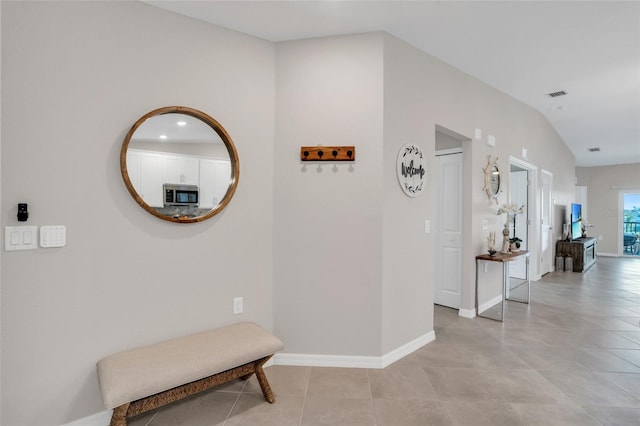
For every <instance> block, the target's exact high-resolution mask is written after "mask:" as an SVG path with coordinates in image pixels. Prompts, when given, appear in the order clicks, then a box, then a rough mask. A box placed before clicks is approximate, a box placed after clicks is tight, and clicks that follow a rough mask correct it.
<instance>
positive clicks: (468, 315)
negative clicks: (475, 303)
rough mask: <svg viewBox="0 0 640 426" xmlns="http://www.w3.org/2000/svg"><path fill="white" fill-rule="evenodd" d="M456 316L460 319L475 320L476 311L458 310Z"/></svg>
mask: <svg viewBox="0 0 640 426" xmlns="http://www.w3.org/2000/svg"><path fill="white" fill-rule="evenodd" d="M458 316H459V317H462V318H475V317H476V310H475V309H462V308H460V309H458Z"/></svg>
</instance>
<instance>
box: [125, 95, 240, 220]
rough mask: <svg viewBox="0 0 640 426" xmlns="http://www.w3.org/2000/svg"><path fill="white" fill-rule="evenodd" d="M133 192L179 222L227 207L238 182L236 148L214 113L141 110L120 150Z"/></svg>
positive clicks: (145, 203)
mask: <svg viewBox="0 0 640 426" xmlns="http://www.w3.org/2000/svg"><path fill="white" fill-rule="evenodd" d="M120 170H121V172H122V178H123V179H124V183H125V185H126V187H127V189H128V190H129V193H130V194H131V196H132V197H133V198H134V200H136V202H137V203H138V204H139V205H140V206H141V207H142V208H143V209H145V210H146V211H148V212H149V213H151V214H152V215H154V216H157V217H159V218H160V219H164V220H168V221H170V222H178V223H192V222H200V221H203V220H206V219H209V218H210V217H213V216H214V215H216V214H217V213H219V212H220V211H221V210H222V209H224V208H225V207H226V206H227V204H229V201H231V197H233V194H234V193H235V190H236V187H237V186H238V178H239V174H240V168H239V161H238V153H237V151H236V148H235V146H234V144H233V141H232V140H231V137H229V134H228V133H227V131H226V130H225V129H224V128H223V127H222V125H220V123H218V122H217V121H216V120H215V119H214V118H212V117H210V116H209V115H207V114H205V113H203V112H202V111H198V110H196V109H193V108H189V107H183V106H169V107H164V108H159V109H156V110H153V111H151V112H149V113H147V114H145V115H144V116H142V117H141V118H140V119H139V120H138V121H136V123H135V124H134V125H133V126H132V127H131V130H129V132H128V133H127V136H126V137H125V139H124V142H123V143H122V149H121V150H120Z"/></svg>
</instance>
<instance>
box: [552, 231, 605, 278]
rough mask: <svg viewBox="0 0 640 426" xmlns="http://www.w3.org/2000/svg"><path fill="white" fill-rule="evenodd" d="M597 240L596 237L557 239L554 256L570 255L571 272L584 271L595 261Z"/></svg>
mask: <svg viewBox="0 0 640 426" xmlns="http://www.w3.org/2000/svg"><path fill="white" fill-rule="evenodd" d="M597 247H598V240H597V239H596V238H589V237H585V238H580V239H577V240H573V241H558V242H557V243H556V256H562V257H566V256H571V257H572V258H573V272H585V271H586V270H587V269H589V268H590V267H591V266H593V264H594V263H596V257H597Z"/></svg>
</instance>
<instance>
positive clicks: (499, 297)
mask: <svg viewBox="0 0 640 426" xmlns="http://www.w3.org/2000/svg"><path fill="white" fill-rule="evenodd" d="M501 302H502V294H499V295H497V296H496V297H494V298H493V299H491V300H489V301H487V302H485V303H483V304H481V305H478V313H479V314H481V313H482V312H484V311H486V310H487V309H491V308H493V307H494V306H496V305H497V304H498V303H501Z"/></svg>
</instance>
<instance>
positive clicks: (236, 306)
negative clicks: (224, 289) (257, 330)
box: [233, 297, 244, 315]
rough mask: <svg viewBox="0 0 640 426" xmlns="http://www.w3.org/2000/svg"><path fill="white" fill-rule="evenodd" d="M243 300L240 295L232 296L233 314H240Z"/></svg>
mask: <svg viewBox="0 0 640 426" xmlns="http://www.w3.org/2000/svg"><path fill="white" fill-rule="evenodd" d="M242 305H243V300H242V297H234V298H233V314H234V315H238V314H241V313H242V311H243V310H244V309H243V306H242Z"/></svg>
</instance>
